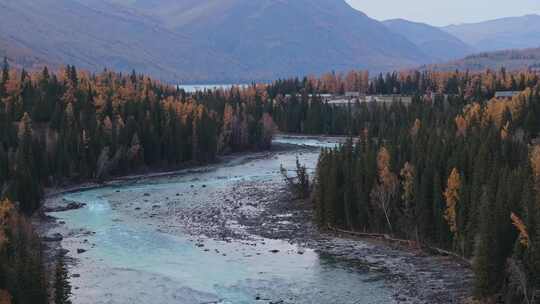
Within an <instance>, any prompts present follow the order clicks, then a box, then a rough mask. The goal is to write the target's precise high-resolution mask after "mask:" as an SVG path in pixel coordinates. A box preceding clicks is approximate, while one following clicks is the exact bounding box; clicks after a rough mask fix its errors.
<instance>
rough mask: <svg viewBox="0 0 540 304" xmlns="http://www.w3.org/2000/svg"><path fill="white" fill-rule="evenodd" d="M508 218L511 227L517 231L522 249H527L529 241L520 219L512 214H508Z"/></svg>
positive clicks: (525, 228) (525, 227)
mask: <svg viewBox="0 0 540 304" xmlns="http://www.w3.org/2000/svg"><path fill="white" fill-rule="evenodd" d="M510 218H511V219H512V225H514V227H516V229H517V230H518V231H519V243H520V244H521V245H523V247H525V248H528V247H529V244H530V239H529V232H528V231H527V226H525V223H524V222H523V220H521V218H519V217H518V216H517V215H516V214H515V213H514V212H512V214H510Z"/></svg>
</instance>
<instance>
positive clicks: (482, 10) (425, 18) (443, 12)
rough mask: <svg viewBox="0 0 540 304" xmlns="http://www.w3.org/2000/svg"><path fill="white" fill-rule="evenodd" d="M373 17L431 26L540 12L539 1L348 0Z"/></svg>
mask: <svg viewBox="0 0 540 304" xmlns="http://www.w3.org/2000/svg"><path fill="white" fill-rule="evenodd" d="M346 1H347V2H348V3H349V4H350V5H351V6H353V7H355V8H357V9H359V10H361V11H363V12H364V13H366V14H368V15H369V16H370V17H372V18H375V19H378V20H385V19H392V18H404V19H408V20H412V21H419V22H425V23H429V24H432V25H448V24H456V23H464V22H477V21H483V20H487V19H494V18H500V17H509V16H521V15H526V14H540V0H346Z"/></svg>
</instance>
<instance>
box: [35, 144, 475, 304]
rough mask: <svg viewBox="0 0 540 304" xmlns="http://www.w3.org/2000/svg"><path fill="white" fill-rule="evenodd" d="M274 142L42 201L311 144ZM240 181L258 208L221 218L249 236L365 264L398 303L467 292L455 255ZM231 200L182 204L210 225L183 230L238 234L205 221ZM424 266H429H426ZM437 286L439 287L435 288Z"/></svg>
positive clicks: (54, 193) (53, 246) (50, 223)
mask: <svg viewBox="0 0 540 304" xmlns="http://www.w3.org/2000/svg"><path fill="white" fill-rule="evenodd" d="M276 147H279V148H277V149H274V148H273V149H271V150H270V151H266V152H255V153H253V152H243V153H239V154H233V155H229V156H226V157H224V158H221V159H220V161H219V162H217V163H213V164H210V165H206V166H193V167H190V168H183V169H180V170H174V171H163V172H153V173H149V174H134V175H127V176H121V177H115V178H112V179H110V180H107V181H105V182H102V183H95V182H94V183H92V182H86V183H82V184H78V185H69V186H66V187H63V188H58V189H55V188H52V189H48V191H47V193H46V195H45V198H44V206H45V203H50V202H51V201H56V203H60V204H62V203H65V202H62V201H61V200H60V196H61V195H62V194H66V193H73V192H79V191H87V190H92V189H99V188H102V187H108V186H122V185H125V184H127V183H130V182H139V181H151V180H155V179H159V178H163V177H174V176H179V175H184V174H192V173H201V172H207V171H211V170H214V169H216V168H220V167H224V166H225V167H226V166H227V165H234V164H235V163H242V162H248V161H250V160H253V159H257V158H261V157H263V158H264V157H274V156H275V155H277V154H278V153H283V152H287V151H290V150H298V151H310V150H311V148H309V147H299V146H295V145H290V144H278V145H276ZM257 186H259V187H257ZM239 187H241V189H244V188H245V189H244V191H239V192H240V193H241V194H240V196H241V197H242V195H243V197H244V198H249V199H253V197H256V198H258V199H259V203H258V208H260V209H261V213H260V214H254V215H249V214H248V216H243V215H241V216H238V215H237V214H235V213H231V214H228V215H226V218H227V216H228V218H229V219H233V220H235V219H236V220H238V223H239V224H240V225H242V226H243V227H244V228H245V230H246V231H247V233H248V237H249V235H251V236H258V237H264V238H270V239H277V240H284V241H288V242H290V243H296V244H302V245H305V247H306V248H310V249H313V250H315V251H316V252H318V253H319V254H321V255H329V256H332V257H333V258H335V259H339V260H343V261H345V262H346V263H347V264H349V263H350V264H351V265H353V266H351V267H355V268H356V267H360V268H361V269H368V270H369V271H373V272H376V273H379V274H380V277H381V278H380V279H381V280H384V281H385V282H387V283H386V284H388V286H389V288H390V290H392V292H394V299H395V301H396V302H397V303H434V304H438V303H440V304H443V303H461V300H459V301H454V299H452V298H451V297H452V296H451V294H452V293H455V294H458V297H459V294H461V295H462V297H460V299H464V298H466V297H467V296H469V295H468V294H467V291H466V288H465V285H466V283H467V282H468V280H469V279H470V278H469V277H470V272H469V271H468V270H467V269H464V268H463V267H462V266H460V265H457V264H458V263H457V261H456V260H454V259H452V258H447V257H442V256H437V255H433V254H429V253H428V252H425V251H422V250H418V249H415V248H409V247H406V246H398V245H396V244H391V243H389V242H386V241H384V240H376V239H369V238H361V237H352V236H346V235H343V234H339V233H335V232H329V231H324V230H319V229H318V228H317V227H315V226H314V224H313V222H312V221H311V218H312V213H311V212H312V210H311V209H310V206H309V204H308V203H305V202H298V201H295V200H294V199H293V198H292V197H291V196H290V194H288V193H287V190H286V189H284V188H283V187H279V186H275V185H270V186H269V187H268V188H269V189H266V187H261V186H260V185H256V184H255V185H252V184H249V183H246V184H245V185H240V186H239ZM242 187H244V188H242ZM266 198H269V199H268V201H265V202H264V203H262V202H261V201H262V200H263V199H264V200H266ZM111 204H112V203H111ZM232 204H233V202H232V201H229V202H221V203H220V205H218V206H216V207H215V206H210V208H208V210H206V211H203V212H206V213H203V214H202V216H201V215H194V214H192V213H194V212H200V211H197V210H186V213H187V216H188V218H189V219H190V220H193V219H198V221H203V222H204V224H205V225H206V224H208V226H209V227H203V228H201V227H195V228H194V231H187V233H188V234H189V235H192V236H193V237H197V236H206V237H208V238H214V239H217V240H219V239H220V238H222V237H224V239H227V238H230V239H235V240H242V236H241V235H236V234H234V232H231V233H228V232H225V233H224V234H223V235H219V234H216V233H217V232H216V231H215V230H212V229H211V227H210V226H213V225H217V223H216V222H211V223H206V222H207V219H208V218H209V217H208V215H210V214H215V213H216V212H218V213H220V214H221V213H222V212H223V208H227V209H229V208H231V207H232V208H231V209H232V210H235V209H234V208H237V207H238V206H231V205H232ZM42 208H43V207H42ZM115 208H120V209H121V208H122V207H118V206H116V207H115ZM220 208H221V209H220ZM143 209H144V207H143ZM124 211H125V210H124ZM284 214H287V215H289V214H292V216H289V217H287V218H285V219H284V218H283V217H282V215H284ZM42 216H43V218H41V219H40V220H39V222H38V227H39V229H40V230H41V231H40V234H41V235H42V236H43V235H46V233H47V232H48V231H51V230H52V227H56V228H58V227H59V226H62V225H63V224H62V223H59V222H58V220H57V219H54V218H51V217H50V216H48V215H46V214H45V213H43V214H42ZM190 216H193V218H190ZM163 217H164V215H159V214H158V215H157V216H156V218H157V220H160V219H163ZM135 218H137V217H135ZM195 221H196V220H194V222H195ZM263 224H264V225H263ZM179 225H180V223H179ZM263 226H264V227H263ZM198 229H200V230H198ZM222 232H223V231H222ZM42 233H45V234H42ZM173 234H174V233H173ZM45 245H46V246H47V247H49V249H48V250H46V255H47V258H48V260H49V262H52V261H53V260H51V259H52V258H53V257H54V256H55V254H58V253H61V252H63V251H65V249H64V248H62V240H59V241H56V242H46V244H45ZM64 253H65V252H64ZM69 263H77V261H76V259H73V260H69ZM426 267H428V268H427V269H426ZM454 267H455V268H454ZM448 275H450V277H448ZM464 278H465V279H464ZM426 282H427V283H426ZM460 283H461V285H460ZM426 284H427V285H431V287H430V290H424V289H426V288H422V287H423V286H425V285H426ZM437 289H440V290H439V291H437ZM426 301H427V302H426Z"/></svg>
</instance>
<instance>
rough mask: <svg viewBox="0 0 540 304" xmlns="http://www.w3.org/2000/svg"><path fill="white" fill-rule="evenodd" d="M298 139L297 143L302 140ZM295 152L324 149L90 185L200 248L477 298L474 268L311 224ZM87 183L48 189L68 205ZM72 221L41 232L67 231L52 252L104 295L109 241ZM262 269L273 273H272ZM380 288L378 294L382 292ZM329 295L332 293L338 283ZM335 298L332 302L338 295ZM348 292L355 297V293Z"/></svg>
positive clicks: (78, 282)
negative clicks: (294, 188)
mask: <svg viewBox="0 0 540 304" xmlns="http://www.w3.org/2000/svg"><path fill="white" fill-rule="evenodd" d="M292 140H296V141H297V140H298V138H292ZM296 156H298V157H299V158H300V161H301V162H303V163H310V164H312V165H313V164H314V162H316V159H317V157H318V153H317V150H314V148H313V147H309V146H295V147H294V148H293V149H292V150H291V146H288V147H284V148H283V149H281V148H280V149H276V150H274V151H270V152H265V153H256V154H249V155H241V156H238V155H237V156H233V157H231V159H229V160H227V161H226V162H223V163H220V164H216V165H211V166H207V167H203V168H197V169H195V168H193V169H188V170H183V171H181V172H174V173H171V172H168V173H157V175H152V176H136V177H129V178H128V179H125V178H122V179H120V180H115V181H111V182H109V183H108V184H106V185H84V187H83V188H81V189H89V188H88V187H94V188H91V189H96V190H99V191H100V195H99V199H103V200H106V201H107V202H108V205H109V207H110V208H111V209H110V211H109V210H106V211H104V212H106V213H103V214H113V215H112V218H111V222H112V225H113V226H114V227H122V226H123V225H127V223H128V222H132V221H135V222H137V226H138V227H147V228H145V229H151V230H152V231H156V232H159V233H162V234H164V235H171V236H183V235H187V236H189V237H188V238H189V240H188V241H189V243H190V244H191V245H190V246H191V249H193V250H195V251H196V252H199V254H209V253H214V254H215V255H217V254H216V252H217V251H219V256H222V255H227V257H231V256H234V255H235V253H234V251H236V250H237V249H235V250H233V252H228V251H227V249H226V248H222V246H229V245H224V244H239V245H235V246H240V248H241V249H240V251H241V252H244V253H242V256H241V257H239V259H241V260H243V259H246V260H249V259H253V258H255V257H259V258H264V259H271V260H275V259H278V260H281V259H284V260H287V259H294V260H297V259H300V260H299V261H301V258H300V257H305V258H306V259H311V258H313V257H314V255H317V256H319V258H322V259H324V260H325V261H326V262H325V263H331V264H336V265H339V267H340V268H343V269H346V272H355V273H362V274H365V279H364V280H365V282H363V283H361V282H359V283H355V284H357V285H359V284H367V285H371V284H375V285H377V286H378V285H380V284H382V285H384V286H386V289H388V290H391V291H392V292H391V293H392V301H394V302H395V303H441V304H442V303H460V301H461V300H462V299H463V298H464V297H466V296H468V294H469V292H470V291H469V286H470V279H471V274H470V271H469V270H468V269H466V268H465V267H462V266H460V265H459V264H458V263H456V262H455V261H454V260H452V259H449V258H444V257H436V256H430V255H426V254H424V253H422V252H420V251H416V250H412V249H410V248H403V247H396V246H393V245H390V244H387V243H384V242H380V241H376V240H366V239H359V238H352V237H349V236H339V235H336V234H332V233H324V232H320V231H319V230H318V229H317V228H316V227H314V225H313V224H312V221H311V218H312V213H311V207H310V206H309V205H306V204H305V203H300V202H295V201H292V198H291V197H290V196H289V195H288V191H287V189H286V188H285V185H284V183H283V181H282V180H281V176H280V175H279V164H280V163H284V165H285V166H293V165H294V161H295V158H296ZM95 187H98V188H95ZM99 187H106V189H107V190H106V191H101V189H103V188H99ZM81 189H76V188H70V189H59V190H64V191H63V192H62V191H57V192H56V193H55V194H56V195H53V194H49V195H48V198H47V200H46V202H45V203H46V206H47V207H54V206H62V205H66V204H68V203H69V202H70V199H65V195H63V194H66V193H75V198H77V196H76V192H77V191H80V190H81ZM74 191H75V192H74ZM51 193H53V192H51ZM61 194H62V195H61ZM91 207H92V208H97V207H96V206H91ZM83 208H88V207H83ZM73 212H75V213H76V212H77V211H73ZM67 213H70V212H69V211H68V212H67ZM65 214H66V213H56V214H54V216H57V217H65ZM77 218H80V217H77ZM66 221H67V222H68V223H67V224H66ZM69 221H70V218H69V216H68V217H66V218H65V219H59V220H53V219H50V220H49V221H45V222H44V223H42V224H40V225H41V226H40V227H41V228H42V229H41V230H42V232H43V233H44V234H42V235H49V236H51V235H52V236H54V234H55V233H59V234H60V235H61V236H62V238H61V240H59V241H56V243H55V242H50V243H49V247H50V248H52V250H51V252H54V250H56V251H58V250H66V249H67V250H70V252H69V254H68V256H69V257H70V258H71V259H70V261H69V262H70V273H71V275H72V283H73V284H74V289H75V290H76V294H78V297H77V299H81V298H83V297H84V296H87V295H88V293H87V291H80V289H79V288H81V289H86V290H87V289H92V288H98V289H97V290H93V291H92V292H98V294H99V292H100V291H101V289H103V288H104V287H99V285H98V287H96V286H95V284H97V283H95V282H94V281H99V280H104V278H103V275H102V274H100V273H99V271H102V272H103V269H100V268H99V267H96V266H95V265H94V264H96V263H103V262H100V260H103V258H102V257H99V256H98V257H94V256H93V254H94V252H95V251H99V250H100V248H99V246H103V245H101V244H100V243H99V239H98V236H99V235H100V233H101V232H100V231H95V230H97V229H99V227H100V226H99V225H98V226H95V227H96V228H94V229H95V230H92V229H88V227H86V229H81V228H75V227H76V226H73V223H70V222H69ZM100 225H103V224H101V223H100ZM115 229H117V228H115ZM96 233H97V234H98V236H96ZM107 233H110V232H107ZM273 240H275V241H277V243H276V242H275V241H273ZM283 242H285V243H283ZM286 244H290V245H286ZM235 248H236V247H235ZM246 248H247V249H246ZM119 254H120V253H119ZM295 256H298V257H299V258H295ZM227 257H224V258H227ZM214 258H215V257H214ZM236 262H238V261H236ZM242 263H246V262H245V261H242ZM295 263H298V262H295ZM224 265H227V264H224ZM249 265H251V264H249ZM156 267H157V266H156ZM184 267H188V266H187V265H186V266H184ZM250 267H253V266H250ZM96 268H98V269H96ZM105 273H109V274H110V271H109V270H107V269H105ZM257 276H261V277H265V275H264V274H261V275H255V277H257ZM231 280H233V278H231ZM89 281H90V282H89ZM134 284H135V283H134ZM382 285H381V286H382ZM265 288H270V287H269V286H266V287H265ZM335 288H339V286H338V287H335ZM364 288H367V287H364ZM250 290H251V289H250ZM256 290H258V291H257V293H256V294H255V295H253V299H256V298H257V297H259V298H260V299H263V298H264V299H272V300H276V301H280V300H282V301H283V302H281V303H299V302H300V301H306V299H304V298H302V297H305V295H304V294H302V293H301V292H296V293H293V294H292V295H288V297H285V296H284V295H283V294H281V293H280V291H279V290H275V291H272V292H268V291H265V290H264V288H263V289H262V290H261V287H258V288H257V289H256ZM376 290H378V289H374V291H373V292H375V293H377V292H382V290H380V291H376ZM249 292H251V291H249ZM325 292H328V293H331V290H328V291H325ZM79 293H80V295H79ZM188 293H189V292H188ZM297 293H298V294H297ZM262 295H264V297H263V296H262ZM323 296H324V295H323ZM327 296H328V298H329V299H333V298H335V297H336V296H335V295H331V294H328V295H327ZM343 296H345V297H346V296H347V295H346V292H345V295H343ZM218 298H219V297H218ZM291 299H292V300H291ZM295 299H296V300H295ZM345 299H346V298H345ZM115 300H116V301H115ZM121 300H122V299H120V300H119V299H117V298H113V301H111V302H112V303H121V302H122V301H121ZM124 300H125V299H124ZM334 301H337V300H334ZM373 301H374V302H372V303H389V301H386V302H385V301H382V302H375V300H373ZM82 302H84V301H82ZM75 303H78V302H75ZM162 303H166V300H163V301H162ZM180 303H183V302H181V301H180ZM186 303H190V302H188V301H186ZM191 303H193V302H191ZM194 303H197V302H194ZM257 303H259V301H258V302H257ZM261 303H269V301H267V302H264V301H263V302H261ZM310 303H317V302H310ZM336 303H340V302H336ZM341 303H344V302H341ZM365 303H371V302H365Z"/></svg>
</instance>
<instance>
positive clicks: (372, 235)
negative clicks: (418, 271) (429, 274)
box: [328, 225, 472, 267]
mask: <svg viewBox="0 0 540 304" xmlns="http://www.w3.org/2000/svg"><path fill="white" fill-rule="evenodd" d="M328 229H329V230H330V231H334V232H339V233H344V234H349V235H353V236H358V237H363V238H376V239H383V240H385V241H389V242H393V243H400V244H406V245H412V244H416V245H417V247H419V248H424V250H426V249H427V250H429V251H431V252H435V253H436V254H438V255H442V256H451V257H453V258H456V259H458V260H460V261H461V262H463V263H465V264H466V265H467V266H469V267H471V266H472V263H471V261H470V260H468V259H466V258H464V257H462V256H460V255H459V254H457V253H454V252H452V251H448V250H444V249H440V248H437V247H432V246H428V245H425V244H420V243H418V242H416V241H413V240H404V239H396V238H393V237H391V236H390V235H389V234H382V233H365V232H357V231H350V230H344V229H339V228H334V227H332V226H330V225H328Z"/></svg>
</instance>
